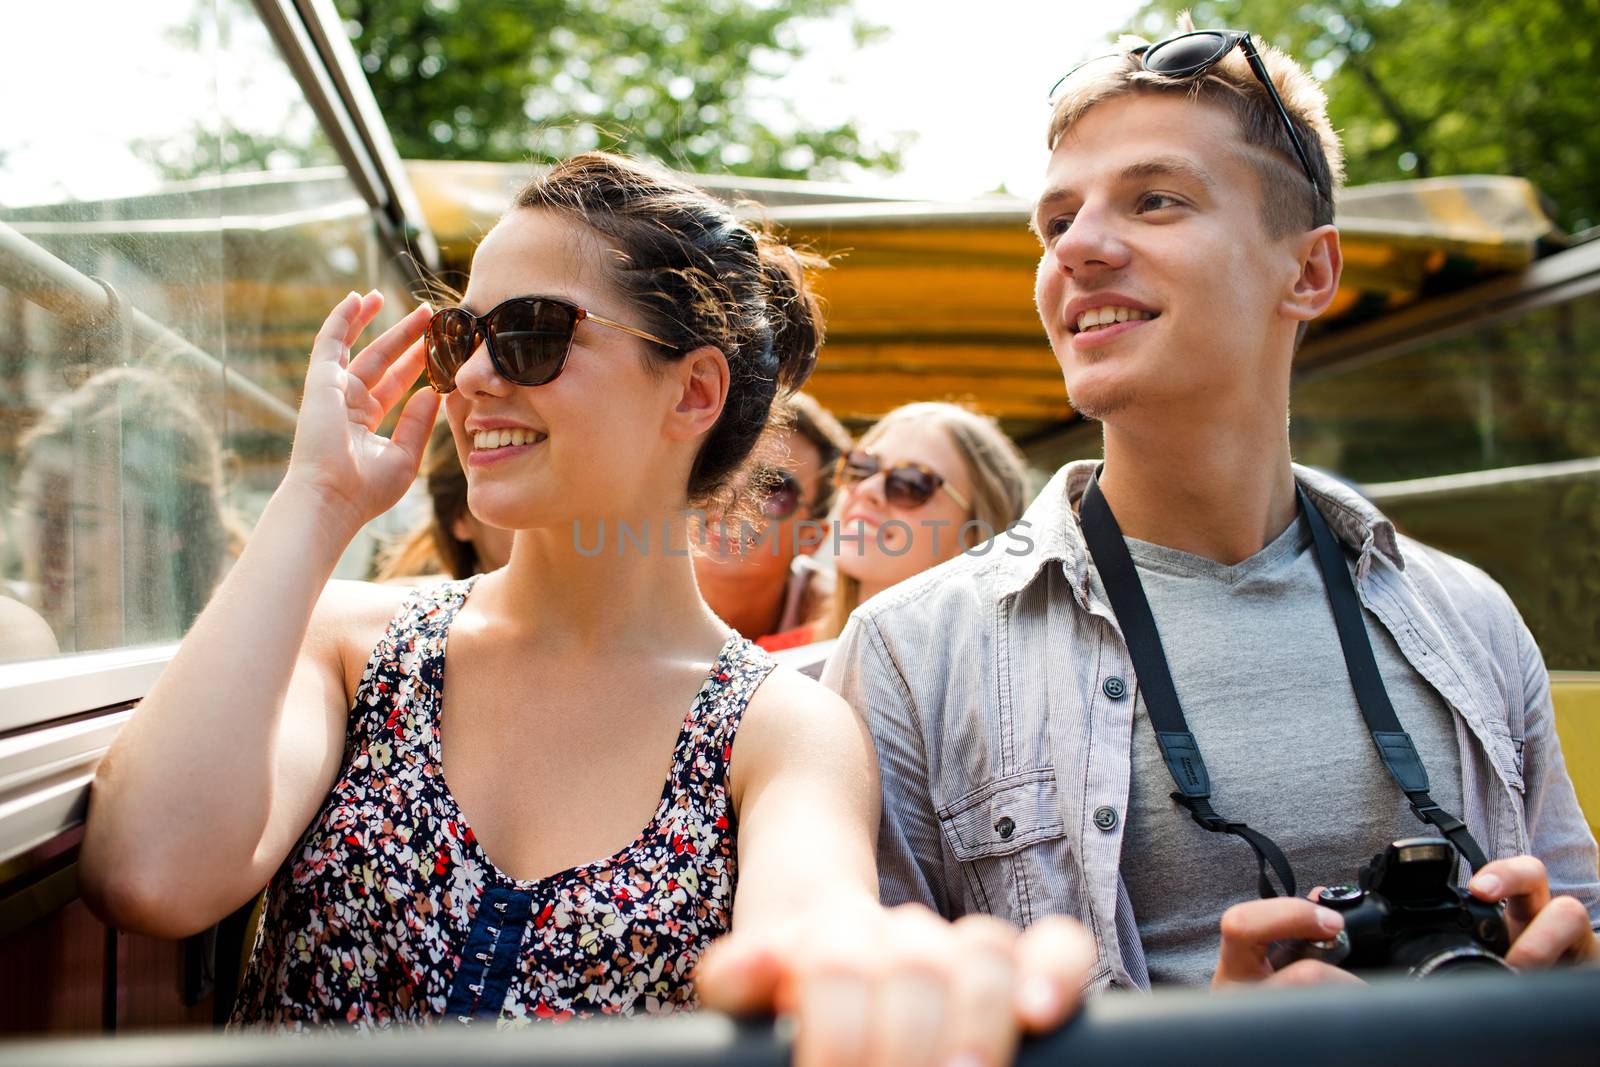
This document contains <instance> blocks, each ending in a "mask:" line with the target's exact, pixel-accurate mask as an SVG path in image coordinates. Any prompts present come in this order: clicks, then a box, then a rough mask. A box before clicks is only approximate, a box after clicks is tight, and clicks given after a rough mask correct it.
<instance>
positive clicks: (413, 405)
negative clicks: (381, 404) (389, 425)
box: [389, 389, 440, 472]
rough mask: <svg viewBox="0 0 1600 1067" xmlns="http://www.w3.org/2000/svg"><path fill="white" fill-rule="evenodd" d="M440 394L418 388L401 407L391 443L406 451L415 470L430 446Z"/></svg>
mask: <svg viewBox="0 0 1600 1067" xmlns="http://www.w3.org/2000/svg"><path fill="white" fill-rule="evenodd" d="M439 399H440V397H439V394H438V393H436V392H434V391H433V390H432V389H418V390H417V391H416V392H415V393H412V394H411V399H410V400H407V401H406V406H405V407H404V408H401V409H400V421H399V422H397V423H395V427H394V435H393V436H392V437H390V438H389V441H390V443H391V444H392V445H393V446H394V447H396V448H398V449H399V450H400V451H402V452H404V453H405V454H406V456H407V457H408V458H409V459H410V461H411V469H412V471H413V472H415V471H416V470H417V469H418V468H419V467H421V466H422V453H423V450H424V449H425V448H427V447H428V435H429V434H430V433H432V432H433V420H434V419H435V418H436V417H437V416H438V414H439Z"/></svg>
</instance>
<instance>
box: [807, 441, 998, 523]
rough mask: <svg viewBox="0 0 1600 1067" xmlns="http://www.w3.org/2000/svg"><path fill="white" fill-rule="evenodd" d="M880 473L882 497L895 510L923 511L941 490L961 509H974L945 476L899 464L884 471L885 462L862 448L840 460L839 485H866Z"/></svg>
mask: <svg viewBox="0 0 1600 1067" xmlns="http://www.w3.org/2000/svg"><path fill="white" fill-rule="evenodd" d="M879 471H883V498H884V499H885V500H887V501H888V502H889V503H891V504H893V505H895V506H896V507H901V508H920V507H921V506H922V505H924V504H926V503H927V502H928V501H929V500H931V499H933V494H934V493H937V492H938V491H939V490H941V489H943V490H944V491H945V492H947V493H949V494H950V499H951V500H954V501H955V502H956V503H957V504H960V505H961V507H962V510H969V509H970V508H971V507H972V505H970V504H968V503H967V500H966V497H964V496H962V495H961V494H960V493H958V492H956V491H955V490H954V489H952V488H951V487H950V485H949V484H948V483H947V482H946V481H945V480H944V478H943V477H941V476H940V475H939V474H937V473H936V472H934V471H931V470H929V469H928V468H927V467H924V466H923V465H922V464H920V463H897V464H895V465H894V466H893V467H889V468H887V469H885V468H884V466H883V461H882V460H880V459H879V458H878V457H877V456H874V455H873V454H872V453H871V452H862V451H861V450H860V449H857V450H856V451H854V452H850V453H847V454H846V455H843V456H840V457H839V473H838V479H839V484H840V485H855V484H856V483H858V482H864V481H866V480H867V479H868V478H870V477H872V476H873V475H874V474H877V473H878V472H879Z"/></svg>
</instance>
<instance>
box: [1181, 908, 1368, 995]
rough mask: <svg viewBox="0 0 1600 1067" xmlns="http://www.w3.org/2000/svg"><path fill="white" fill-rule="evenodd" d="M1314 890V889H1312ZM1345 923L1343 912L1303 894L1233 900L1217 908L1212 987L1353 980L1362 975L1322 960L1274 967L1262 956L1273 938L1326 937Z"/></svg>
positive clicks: (1305, 983)
mask: <svg viewBox="0 0 1600 1067" xmlns="http://www.w3.org/2000/svg"><path fill="white" fill-rule="evenodd" d="M1315 892H1316V891H1315V890H1313V893H1315ZM1343 929H1344V916H1343V915H1340V914H1339V913H1338V912H1336V911H1334V910H1333V909H1332V908H1324V907H1323V906H1322V905H1320V904H1313V903H1312V902H1311V901H1310V900H1307V899H1305V898H1303V897H1273V898H1271V899H1270V900H1252V901H1249V902H1247V903H1244V904H1235V905H1234V906H1233V907H1231V908H1229V909H1228V910H1227V911H1225V912H1223V913H1222V948H1221V949H1220V950H1219V951H1218V953H1217V970H1216V973H1215V974H1213V975H1212V977H1211V988H1213V989H1216V988H1219V987H1221V986H1226V985H1231V984H1233V983H1235V982H1267V983H1271V984H1274V985H1316V984H1320V983H1324V982H1340V983H1345V984H1349V983H1357V984H1359V983H1360V981H1361V979H1359V978H1357V977H1356V976H1355V975H1353V974H1351V973H1350V972H1349V971H1342V970H1340V969H1339V968H1337V967H1335V966H1333V965H1332V964H1330V963H1324V962H1323V961H1322V960H1296V961H1295V962H1294V963H1291V964H1289V966H1287V967H1285V968H1283V969H1282V970H1277V969H1276V968H1274V967H1273V966H1272V962H1271V960H1269V959H1268V958H1267V952H1268V950H1269V949H1270V948H1271V947H1272V943H1273V942H1274V941H1291V940H1294V941H1326V940H1328V939H1329V938H1332V937H1336V936H1338V933H1339V931H1340V930H1343Z"/></svg>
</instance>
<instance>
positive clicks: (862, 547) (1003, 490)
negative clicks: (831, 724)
mask: <svg viewBox="0 0 1600 1067" xmlns="http://www.w3.org/2000/svg"><path fill="white" fill-rule="evenodd" d="M1027 471H1028V468H1027V462H1026V460H1024V459H1023V457H1022V452H1021V451H1020V450H1019V449H1018V448H1017V446H1016V445H1015V444H1014V443H1013V442H1012V440H1011V438H1009V437H1007V436H1006V434H1005V431H1004V430H1002V429H1000V424H999V423H998V422H996V421H995V420H994V419H993V418H990V417H989V416H987V415H983V414H980V413H978V412H976V411H973V410H971V409H970V408H966V407H962V406H960V405H958V404H947V403H928V402H925V403H916V404H906V405H904V406H902V407H898V408H895V409H894V410H893V411H891V412H889V414H887V415H885V416H884V417H883V418H881V419H879V420H878V422H877V423H876V424H874V425H873V426H872V428H871V429H869V430H868V431H867V432H866V433H865V434H863V435H862V437H861V441H860V443H859V444H857V445H856V447H855V448H854V449H853V450H852V451H851V452H849V453H848V454H846V455H845V456H843V457H841V458H840V460H839V471H838V477H837V481H838V484H839V503H838V506H837V511H838V518H839V525H838V530H837V534H836V539H835V545H836V548H837V551H836V554H835V558H834V565H835V567H836V568H837V570H838V579H837V581H836V582H835V585H834V593H833V601H832V604H831V606H830V608H829V611H828V614H827V616H826V617H825V619H824V620H823V624H822V626H821V627H820V631H819V633H818V635H817V636H818V639H826V638H830V637H836V636H838V634H839V631H840V630H842V629H844V624H845V620H847V619H848V618H849V617H850V613H851V612H852V611H854V610H855V609H856V607H857V605H859V604H861V603H862V602H863V601H865V600H868V599H870V598H871V597H873V596H874V595H876V594H878V593H881V592H882V591H883V590H885V589H888V588H889V587H890V586H892V585H895V584H896V583H898V582H902V581H904V580H905V579H907V578H909V577H911V576H912V575H914V574H920V573H921V572H922V571H925V570H927V569H928V568H930V567H933V566H936V565H938V564H940V563H943V562H944V561H945V560H947V559H953V558H955V557H956V556H959V555H960V554H961V553H962V552H964V551H967V550H969V549H972V548H975V547H977V546H978V545H980V544H981V543H982V542H984V541H986V540H988V539H989V538H991V537H994V536H996V535H999V534H1003V533H1004V532H1005V531H1006V529H1007V528H1008V527H1010V526H1011V525H1012V523H1014V522H1016V521H1017V520H1018V519H1019V518H1021V516H1022V509H1023V507H1024V506H1025V505H1026V504H1027V495H1028V493H1027V484H1028V475H1027Z"/></svg>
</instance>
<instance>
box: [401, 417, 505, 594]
mask: <svg viewBox="0 0 1600 1067" xmlns="http://www.w3.org/2000/svg"><path fill="white" fill-rule="evenodd" d="M422 471H423V477H424V478H425V479H426V480H427V484H428V499H429V500H430V501H432V503H433V516H432V518H431V519H430V521H429V522H428V523H427V524H426V525H423V526H419V527H417V528H416V529H415V530H413V531H411V532H410V533H409V534H407V535H406V536H405V538H404V539H402V540H401V541H400V542H399V543H398V544H396V545H395V546H394V548H392V549H391V550H390V551H389V552H387V553H386V554H385V556H384V559H383V562H382V564H381V565H380V566H379V567H378V573H377V575H376V579H375V580H376V581H380V582H388V581H392V580H394V579H396V578H409V577H413V576H416V575H422V574H433V573H436V572H437V571H439V570H440V569H441V568H442V569H443V570H445V571H448V572H449V574H450V577H452V578H466V577H469V576H471V575H474V574H477V573H478V572H479V571H480V570H482V569H483V566H482V561H481V560H479V559H478V550H477V549H476V548H474V547H473V545H472V542H471V541H463V540H461V539H460V538H458V537H457V536H456V535H455V531H454V529H453V527H454V526H455V521H456V519H458V518H460V517H461V516H462V515H465V514H467V474H466V472H465V471H463V470H462V469H461V457H460V455H458V454H457V452H456V439H455V436H454V435H453V434H452V433H451V432H450V424H449V423H448V422H445V421H443V420H440V421H439V422H438V423H437V424H436V425H435V426H434V428H433V434H432V435H431V436H430V437H429V438H428V448H427V450H426V451H425V452H423V454H422Z"/></svg>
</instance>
